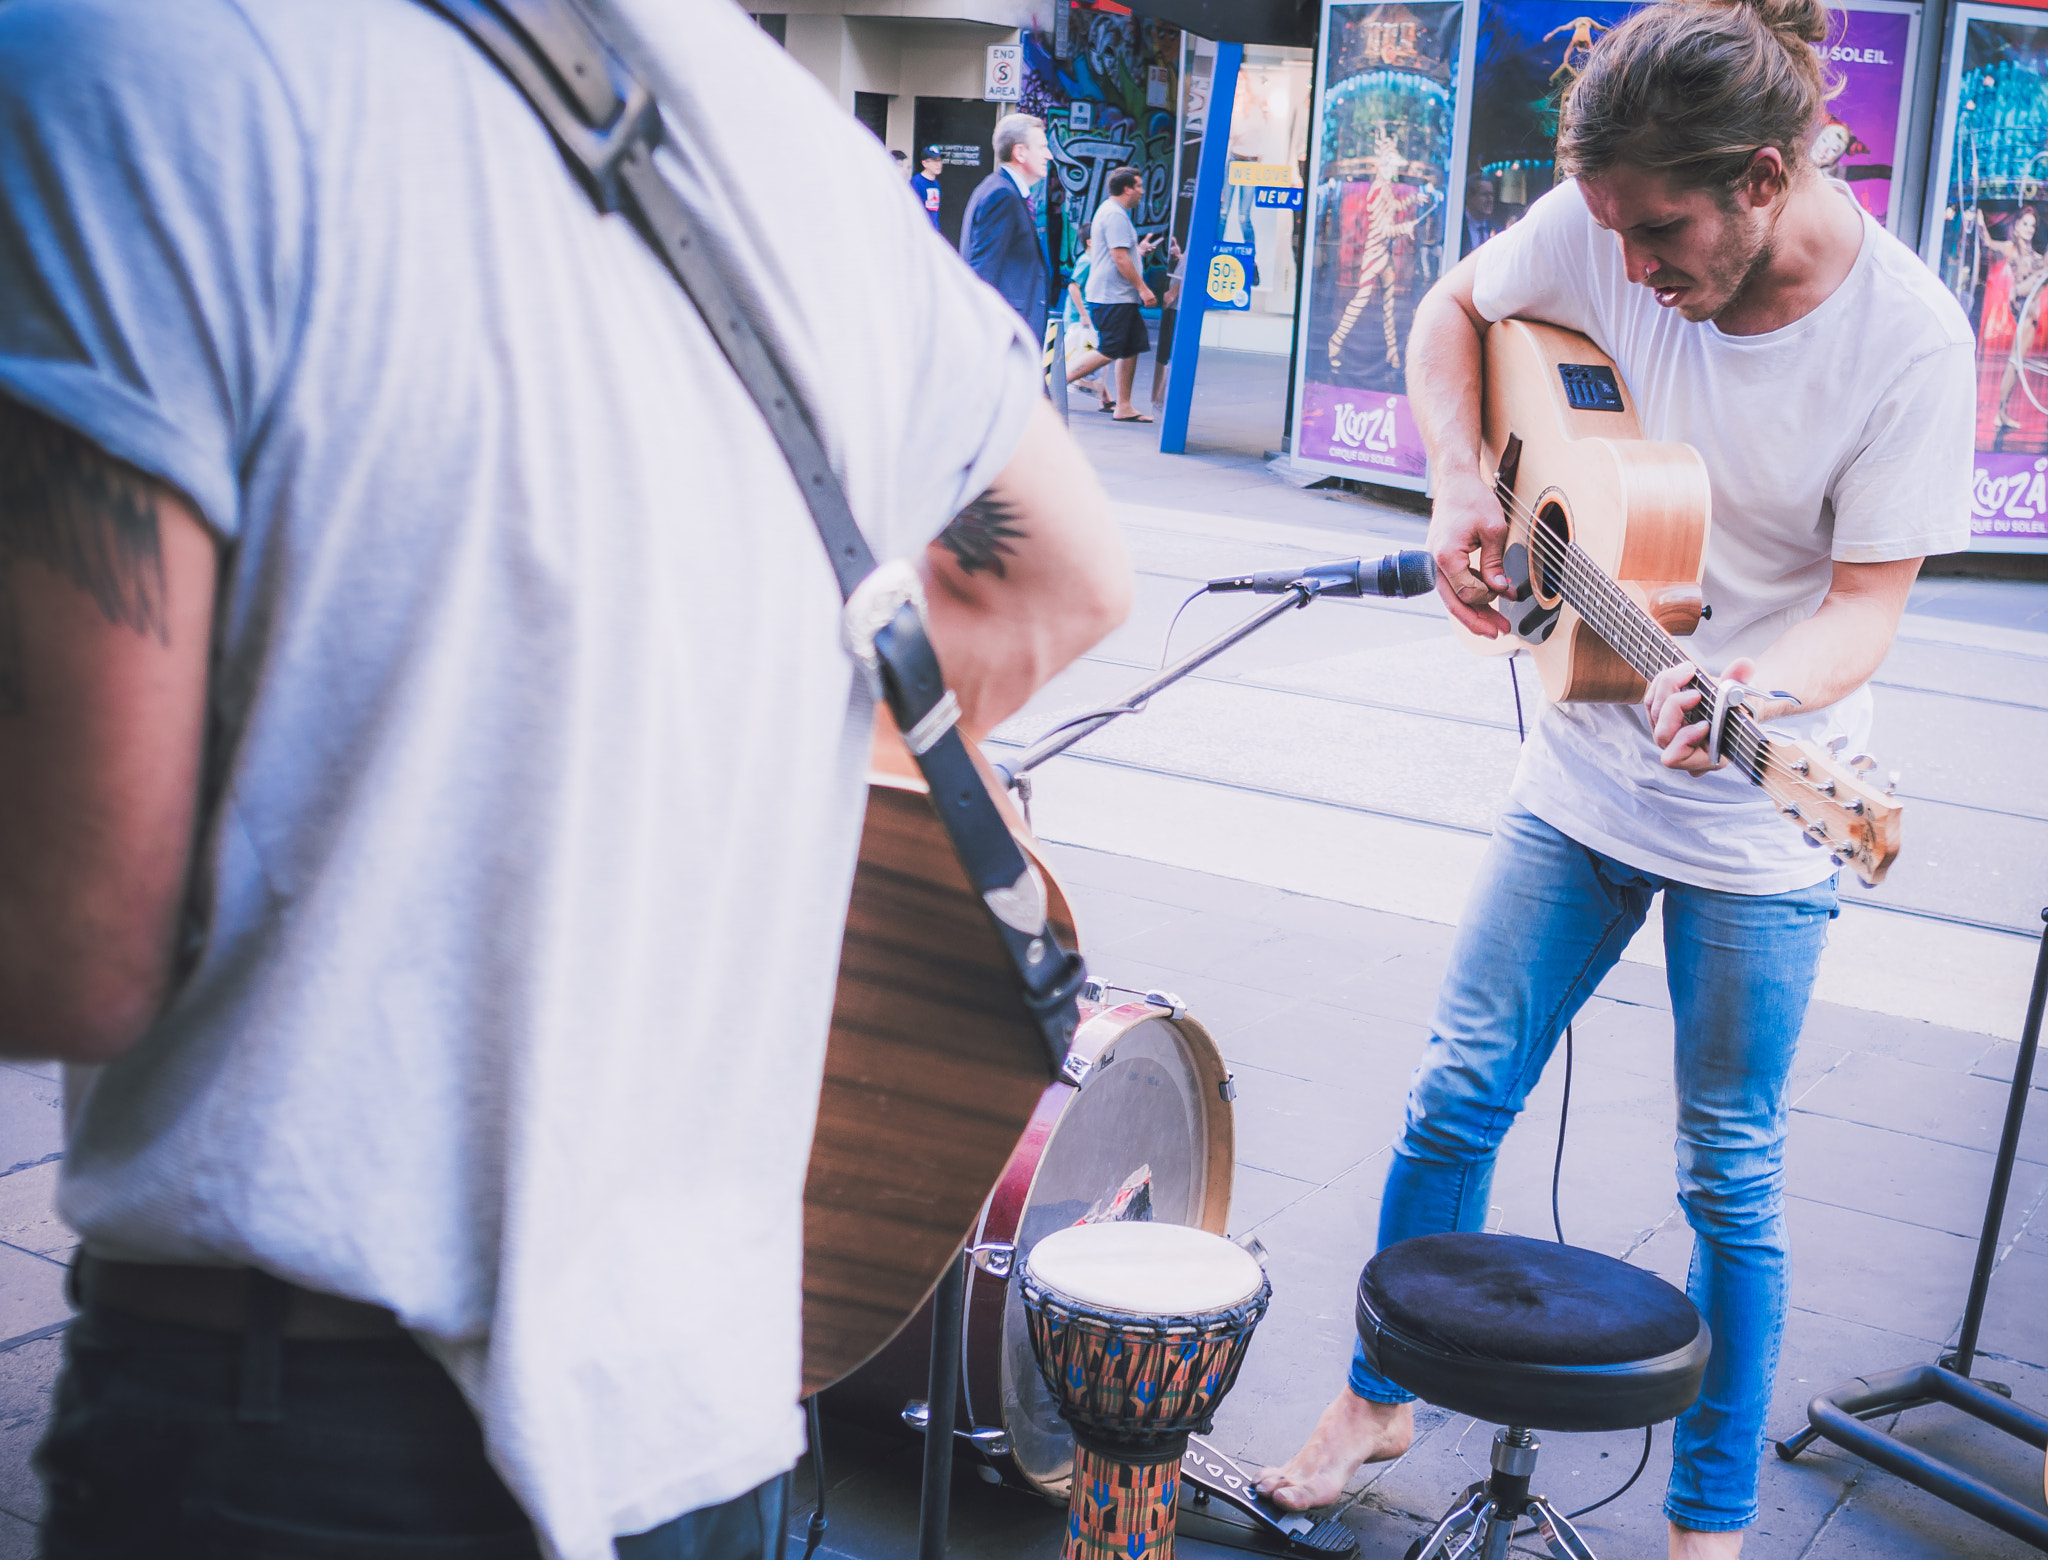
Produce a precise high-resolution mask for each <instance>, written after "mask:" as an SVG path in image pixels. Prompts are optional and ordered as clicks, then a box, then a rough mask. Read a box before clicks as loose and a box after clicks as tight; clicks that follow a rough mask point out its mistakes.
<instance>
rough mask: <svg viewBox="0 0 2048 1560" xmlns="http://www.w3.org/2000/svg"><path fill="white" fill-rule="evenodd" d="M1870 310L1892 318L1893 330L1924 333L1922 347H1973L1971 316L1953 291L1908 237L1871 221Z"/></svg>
mask: <svg viewBox="0 0 2048 1560" xmlns="http://www.w3.org/2000/svg"><path fill="white" fill-rule="evenodd" d="M1868 232H1869V238H1868V240H1867V241H1868V242H1869V243H1870V245H1871V246H1872V249H1871V257H1870V258H1871V283H1870V285H1871V289H1872V293H1873V297H1872V299H1871V304H1872V305H1873V306H1874V308H1873V310H1872V312H1870V313H1868V314H1867V315H1866V316H1865V317H1866V318H1871V319H1882V320H1888V321H1891V322H1892V330H1891V332H1889V333H1890V334H1894V335H1896V336H1900V337H1912V336H1920V337H1924V346H1925V347H1926V348H1929V349H1932V348H1935V347H1941V346H1967V347H1972V348H1974V346H1975V342H1976V338H1975V336H1974V335H1973V334H1972V333H1971V330H1970V321H1969V317H1968V316H1967V315H1966V314H1964V313H1963V306H1962V305H1961V304H1960V303H1958V302H1956V299H1955V295H1954V294H1953V293H1951V292H1950V291H1949V290H1948V289H1947V288H1946V287H1944V286H1942V285H1941V279H1940V278H1939V277H1937V276H1936V275H1935V274H1934V272H1933V271H1932V270H1930V269H1929V268H1928V266H1927V264H1926V262H1925V261H1923V260H1922V259H1921V258H1920V257H1919V256H1918V255H1917V254H1915V253H1914V252H1913V251H1912V249H1911V248H1910V247H1908V246H1907V245H1906V243H1905V242H1904V241H1902V240H1901V239H1899V238H1897V237H1896V236H1894V235H1893V234H1891V233H1887V232H1886V231H1885V230H1884V229H1883V228H1881V227H1879V226H1878V224H1877V223H1876V222H1874V221H1872V222H1870V223H1869V227H1868Z"/></svg>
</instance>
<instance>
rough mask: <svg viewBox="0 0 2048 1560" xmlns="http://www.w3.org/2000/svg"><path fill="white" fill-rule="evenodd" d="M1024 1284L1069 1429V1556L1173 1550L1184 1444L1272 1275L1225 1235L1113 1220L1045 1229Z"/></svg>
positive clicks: (1244, 1342) (1038, 1345)
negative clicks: (1071, 1474) (1071, 1443)
mask: <svg viewBox="0 0 2048 1560" xmlns="http://www.w3.org/2000/svg"><path fill="white" fill-rule="evenodd" d="M1019 1288H1020V1290H1021V1292H1022V1295H1023V1300H1024V1313H1025V1319H1026V1322H1027V1323H1028V1326H1029V1329H1030V1333H1031V1346H1032V1352H1033V1353H1034V1355H1035V1356H1036V1357H1037V1360H1038V1368H1039V1370H1040V1372H1041V1373H1042V1374H1043V1375H1044V1377H1045V1382H1046V1385H1047V1387H1049V1388H1050V1389H1051V1391H1052V1394H1053V1397H1054V1399H1055V1401H1057V1402H1058V1404H1059V1408H1060V1416H1061V1417H1062V1418H1063V1419H1065V1420H1066V1421H1067V1423H1068V1424H1069V1425H1070V1426H1071V1427H1072V1428H1073V1432H1074V1442H1075V1448H1074V1484H1073V1490H1072V1493H1071V1495H1070V1497H1069V1500H1068V1505H1067V1538H1066V1543H1065V1545H1064V1547H1063V1548H1062V1550H1061V1556H1062V1560H1112V1557H1115V1560H1172V1556H1173V1535H1174V1519H1175V1510H1176V1507H1175V1502H1176V1499H1177V1497H1178V1495H1179V1493H1180V1459H1181V1454H1182V1453H1183V1452H1184V1451H1186V1449H1187V1443H1188V1436H1189V1434H1190V1433H1192V1432H1201V1433H1204V1434H1206V1433H1207V1432H1208V1430H1209V1428H1210V1425H1211V1422H1212V1419H1213V1416H1214V1414H1215V1411H1216V1406H1217V1405H1218V1404H1219V1403H1221V1402H1222V1401H1223V1398H1224V1396H1225V1395H1226V1394H1227V1393H1228V1392H1229V1391H1230V1389H1231V1387H1232V1386H1234V1385H1235V1384H1236V1381H1237V1373H1238V1369H1239V1367H1241V1366H1242V1365H1243V1363H1244V1357H1245V1351H1246V1350H1247V1349H1248V1348H1249V1346H1250V1344H1251V1336H1252V1330H1253V1329H1254V1328H1255V1327H1257V1326H1258V1324H1259V1319H1260V1318H1261V1317H1262V1316H1264V1315H1265V1313H1266V1305H1267V1303H1268V1301H1269V1300H1270V1299H1271V1297H1272V1285H1271V1284H1270V1283H1268V1281H1267V1279H1266V1275H1265V1273H1264V1272H1263V1271H1262V1270H1261V1269H1260V1267H1259V1265H1258V1263H1257V1262H1256V1261H1254V1260H1253V1259H1252V1257H1251V1256H1250V1255H1249V1254H1248V1253H1247V1252H1245V1251H1244V1250H1243V1249H1242V1248H1241V1247H1238V1246H1236V1245H1234V1244H1232V1243H1231V1242H1230V1241H1227V1240H1225V1239H1223V1238H1222V1237H1221V1236H1218V1235H1211V1234H1209V1233H1207V1232H1206V1231H1203V1230H1194V1229H1187V1228H1184V1227H1182V1226H1179V1225H1171V1224H1149V1223H1129V1224H1125V1223H1108V1224H1084V1225H1077V1226H1075V1227H1073V1228H1071V1229H1065V1230H1059V1231H1057V1232H1055V1233H1053V1234H1051V1235H1048V1236H1046V1237H1045V1239H1043V1240H1041V1241H1040V1242H1039V1243H1038V1245H1037V1246H1036V1247H1034V1248H1033V1250H1032V1253H1031V1257H1030V1259H1029V1261H1028V1262H1027V1264H1026V1267H1025V1271H1024V1274H1023V1276H1022V1278H1021V1279H1020V1280H1019Z"/></svg>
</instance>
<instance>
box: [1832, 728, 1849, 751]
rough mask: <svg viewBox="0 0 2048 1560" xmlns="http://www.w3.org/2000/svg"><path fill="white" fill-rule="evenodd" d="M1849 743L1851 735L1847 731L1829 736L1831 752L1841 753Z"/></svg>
mask: <svg viewBox="0 0 2048 1560" xmlns="http://www.w3.org/2000/svg"><path fill="white" fill-rule="evenodd" d="M1848 745H1849V737H1848V733H1846V732H1844V733H1841V734H1840V735H1837V736H1832V737H1829V738H1828V751H1829V752H1830V753H1839V752H1841V751H1842V749H1843V748H1845V747H1847V746H1848Z"/></svg>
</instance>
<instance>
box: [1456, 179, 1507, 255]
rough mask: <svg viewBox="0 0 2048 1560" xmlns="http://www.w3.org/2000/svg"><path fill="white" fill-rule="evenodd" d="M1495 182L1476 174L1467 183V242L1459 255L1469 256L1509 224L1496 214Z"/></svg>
mask: <svg viewBox="0 0 2048 1560" xmlns="http://www.w3.org/2000/svg"><path fill="white" fill-rule="evenodd" d="M1496 210H1497V208H1496V207H1495V205H1494V189H1493V180H1491V179H1489V178H1488V177H1487V176H1486V175H1485V174H1483V173H1475V174H1473V175H1472V177H1471V178H1469V179H1467V180H1466V181H1465V242H1464V245H1463V246H1462V247H1461V248H1460V249H1459V251H1458V253H1460V254H1462V255H1469V254H1470V253H1472V251H1473V250H1475V249H1477V248H1478V247H1479V246H1480V245H1481V244H1483V243H1485V242H1486V241H1487V240H1488V239H1489V238H1491V237H1493V235H1494V234H1496V233H1498V232H1499V231H1500V230H1501V229H1502V228H1504V227H1506V226H1507V224H1506V223H1505V222H1502V221H1501V220H1500V218H1499V216H1498V215H1497V214H1496Z"/></svg>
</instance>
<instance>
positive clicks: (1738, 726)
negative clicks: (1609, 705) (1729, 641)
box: [1494, 479, 1794, 780]
mask: <svg viewBox="0 0 2048 1560" xmlns="http://www.w3.org/2000/svg"><path fill="white" fill-rule="evenodd" d="M1494 486H1495V491H1496V492H1497V493H1499V494H1500V496H1501V497H1502V498H1503V499H1505V500H1506V501H1507V502H1508V503H1509V504H1510V505H1512V506H1513V508H1514V509H1515V511H1517V512H1518V513H1519V514H1520V515H1521V516H1522V517H1523V518H1524V519H1526V520H1528V521H1529V523H1530V533H1531V541H1532V543H1533V544H1534V550H1535V551H1536V552H1537V554H1538V556H1539V558H1541V559H1542V561H1544V562H1545V563H1546V564H1548V565H1550V566H1551V567H1552V568H1553V569H1554V570H1555V571H1556V572H1557V574H1558V575H1559V576H1560V577H1562V578H1563V579H1564V580H1565V581H1566V582H1567V583H1570V584H1575V585H1578V586H1581V587H1583V588H1584V589H1585V590H1587V591H1588V592H1589V593H1592V594H1596V595H1598V596H1599V597H1600V598H1602V600H1601V604H1602V605H1604V606H1606V607H1608V608H1610V609H1611V610H1613V611H1614V612H1615V613H1616V614H1617V618H1618V621H1617V623H1616V624H1615V625H1614V626H1615V627H1616V630H1617V633H1616V638H1617V639H1619V640H1621V641H1623V642H1622V643H1617V644H1616V645H1615V646H1614V648H1615V649H1616V650H1617V651H1618V652H1619V653H1620V654H1621V655H1622V656H1623V658H1624V659H1627V660H1629V661H1631V662H1632V663H1634V669H1635V670H1636V671H1638V672H1640V673H1643V675H1646V676H1647V675H1654V672H1655V671H1661V670H1663V669H1665V668H1666V667H1670V666H1675V665H1677V664H1678V663H1679V662H1680V661H1682V660H1686V659H1688V657H1686V656H1685V655H1684V653H1683V652H1682V651H1680V650H1679V649H1678V647H1677V646H1676V645H1674V644H1672V643H1671V642H1670V641H1669V639H1668V638H1667V637H1664V636H1662V635H1661V634H1660V635H1659V636H1658V637H1656V638H1652V637H1650V636H1649V635H1647V634H1645V633H1644V632H1643V630H1642V628H1641V625H1640V624H1638V623H1637V622H1636V621H1635V619H1636V617H1637V615H1639V614H1640V613H1641V612H1642V608H1641V607H1640V606H1639V605H1638V604H1637V603H1636V602H1635V601H1633V600H1632V599H1631V598H1630V597H1629V596H1628V595H1627V593H1626V592H1624V591H1622V590H1621V588H1620V587H1619V586H1618V585H1617V584H1615V582H1614V581H1613V580H1612V579H1610V578H1609V577H1608V576H1607V575H1606V573H1605V572H1604V571H1603V570H1601V569H1600V567H1599V566H1598V565H1597V564H1595V563H1593V562H1592V560H1591V559H1590V558H1588V557H1587V556H1586V555H1585V553H1584V551H1583V550H1582V549H1580V548H1578V547H1577V546H1576V544H1573V543H1571V542H1568V541H1564V540H1562V539H1560V538H1559V537H1557V536H1556V535H1555V534H1554V533H1552V532H1551V531H1550V529H1549V528H1548V527H1547V526H1546V525H1544V524H1543V522H1542V520H1541V519H1540V518H1539V517H1538V516H1536V515H1535V514H1533V513H1532V512H1531V511H1530V509H1529V507H1528V506H1527V505H1526V504H1524V503H1523V502H1522V501H1521V500H1520V499H1519V498H1517V497H1516V496H1515V494H1514V493H1513V492H1512V491H1511V490H1509V489H1507V488H1505V487H1504V486H1503V485H1502V484H1501V483H1500V482H1499V481H1498V480H1497V479H1496V481H1495V484H1494ZM1631 650H1633V651H1634V652H1635V654H1634V655H1633V656H1632V655H1630V651H1631ZM1646 667H1647V668H1649V669H1650V670H1647V671H1646V670H1645V668H1646ZM1692 686H1693V687H1694V688H1696V689H1697V690H1698V691H1699V693H1700V694H1701V696H1702V698H1701V711H1702V713H1703V714H1705V715H1707V716H1709V717H1711V715H1712V713H1713V710H1714V707H1715V704H1716V702H1717V691H1716V690H1715V689H1714V688H1713V687H1712V686H1710V685H1708V684H1706V683H1704V682H1702V681H1701V680H1700V679H1699V678H1698V677H1695V678H1694V679H1693V680H1692ZM1734 714H1735V719H1734V722H1733V724H1732V725H1731V726H1730V728H1729V730H1728V732H1727V735H1726V738H1725V739H1724V750H1725V751H1727V752H1728V753H1729V754H1730V755H1731V756H1733V757H1734V758H1736V759H1737V761H1738V762H1739V763H1741V765H1742V767H1743V768H1744V769H1745V770H1748V771H1750V772H1751V773H1752V775H1753V776H1754V777H1756V778H1758V779H1759V780H1761V777H1762V775H1763V774H1764V773H1765V772H1767V771H1769V770H1776V771H1778V772H1781V773H1784V774H1792V773H1794V772H1793V771H1791V770H1790V769H1789V768H1788V767H1787V766H1786V765H1785V764H1784V763H1783V761H1782V760H1778V761H1773V758H1772V755H1771V754H1770V752H1769V739H1768V738H1766V737H1765V736H1764V734H1763V732H1762V730H1761V728H1759V727H1757V726H1756V725H1755V722H1754V719H1753V718H1751V717H1749V716H1748V714H1747V712H1746V711H1744V710H1742V709H1740V708H1739V707H1738V708H1737V710H1736V711H1735V712H1734Z"/></svg>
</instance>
